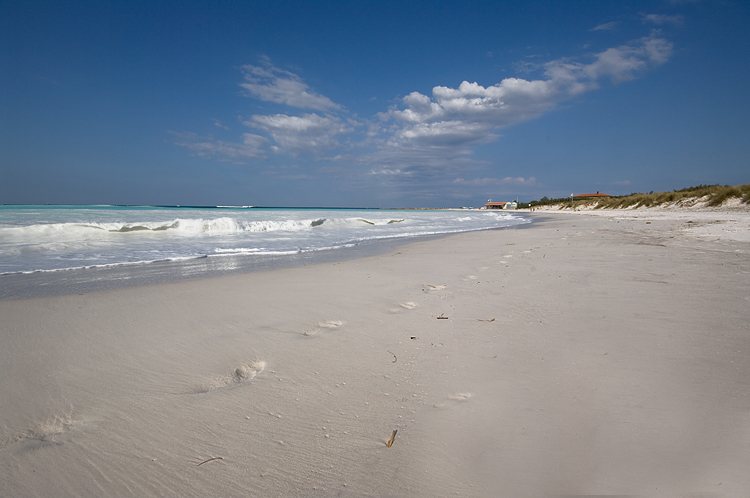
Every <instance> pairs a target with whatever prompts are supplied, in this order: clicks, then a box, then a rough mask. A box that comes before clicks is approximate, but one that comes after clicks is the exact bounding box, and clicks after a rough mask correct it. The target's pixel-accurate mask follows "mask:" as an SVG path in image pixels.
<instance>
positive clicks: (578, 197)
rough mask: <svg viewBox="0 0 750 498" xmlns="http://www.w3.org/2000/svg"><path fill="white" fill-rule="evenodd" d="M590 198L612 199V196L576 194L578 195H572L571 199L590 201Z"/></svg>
mask: <svg viewBox="0 0 750 498" xmlns="http://www.w3.org/2000/svg"><path fill="white" fill-rule="evenodd" d="M592 197H612V196H611V195H609V194H602V193H600V192H597V193H595V194H578V195H574V196H573V199H590V198H592Z"/></svg>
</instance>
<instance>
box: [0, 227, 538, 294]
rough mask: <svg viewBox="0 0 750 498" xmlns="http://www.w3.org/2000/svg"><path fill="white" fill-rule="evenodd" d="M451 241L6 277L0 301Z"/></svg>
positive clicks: (0, 279) (378, 243)
mask: <svg viewBox="0 0 750 498" xmlns="http://www.w3.org/2000/svg"><path fill="white" fill-rule="evenodd" d="M524 217H525V218H535V217H534V216H532V215H528V214H525V215H524ZM536 219H538V218H536ZM532 225H533V222H530V223H524V224H520V225H518V226H509V227H501V228H489V229H486V230H504V229H510V228H530V227H531V226H532ZM480 231H484V230H480ZM461 233H470V232H461ZM452 235H457V234H454V233H447V234H436V235H421V236H413V237H408V238H399V237H392V238H385V239H380V240H375V241H367V242H364V243H360V244H357V245H355V246H351V247H338V248H335V249H326V250H321V251H306V252H301V253H298V254H279V255H262V256H256V255H252V254H246V255H229V256H202V257H196V258H186V259H180V260H168V261H150V262H134V263H121V264H112V265H102V266H90V267H83V268H65V269H59V270H39V271H30V272H16V273H6V274H2V275H0V301H5V300H13V299H29V298H34V297H51V296H60V295H66V294H78V293H81V292H84V293H86V292H97V291H102V290H114V289H119V288H126V287H140V286H144V285H158V284H164V283H178V282H185V281H189V280H201V279H205V278H219V277H222V276H229V275H242V274H246V273H255V272H264V271H275V270H280V269H286V268H297V267H303V266H310V265H317V264H325V263H336V262H341V261H349V260H354V259H360V258H366V257H371V256H376V255H382V254H386V253H388V252H391V251H393V250H395V249H396V248H398V247H401V246H404V245H409V244H413V243H417V242H422V241H428V240H438V239H440V238H443V237H450V236H452Z"/></svg>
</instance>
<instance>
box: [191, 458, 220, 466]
mask: <svg viewBox="0 0 750 498" xmlns="http://www.w3.org/2000/svg"><path fill="white" fill-rule="evenodd" d="M213 460H224V457H213V458H209V459H208V460H204V461H202V462H201V463H199V464H198V465H196V467H200V466H201V465H203V464H204V463H208V462H211V461H213Z"/></svg>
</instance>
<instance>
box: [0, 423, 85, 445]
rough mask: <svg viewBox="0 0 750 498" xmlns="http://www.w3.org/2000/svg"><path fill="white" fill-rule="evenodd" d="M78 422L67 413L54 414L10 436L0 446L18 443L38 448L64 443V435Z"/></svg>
mask: <svg viewBox="0 0 750 498" xmlns="http://www.w3.org/2000/svg"><path fill="white" fill-rule="evenodd" d="M77 425H80V422H78V421H75V420H73V419H72V418H71V417H69V416H67V415H63V416H59V415H56V416H54V417H52V418H50V419H48V420H47V421H46V422H42V423H40V424H37V425H35V426H33V427H31V428H29V429H27V430H26V431H24V432H22V433H20V434H16V435H14V436H11V437H9V438H7V439H5V440H4V441H2V442H1V443H0V448H4V447H6V446H10V445H12V444H16V443H20V444H23V445H24V446H26V447H27V448H28V449H39V448H44V447H46V446H60V445H62V444H65V440H64V436H65V435H66V434H67V433H68V432H70V431H71V430H73V429H74V428H75V426H77Z"/></svg>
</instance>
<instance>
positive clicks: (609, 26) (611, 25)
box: [591, 21, 620, 31]
mask: <svg viewBox="0 0 750 498" xmlns="http://www.w3.org/2000/svg"><path fill="white" fill-rule="evenodd" d="M619 24H620V22H619V21H612V22H605V23H604V24H600V25H598V26H594V27H593V28H591V31H612V30H615V29H617V26H618V25H619Z"/></svg>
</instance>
